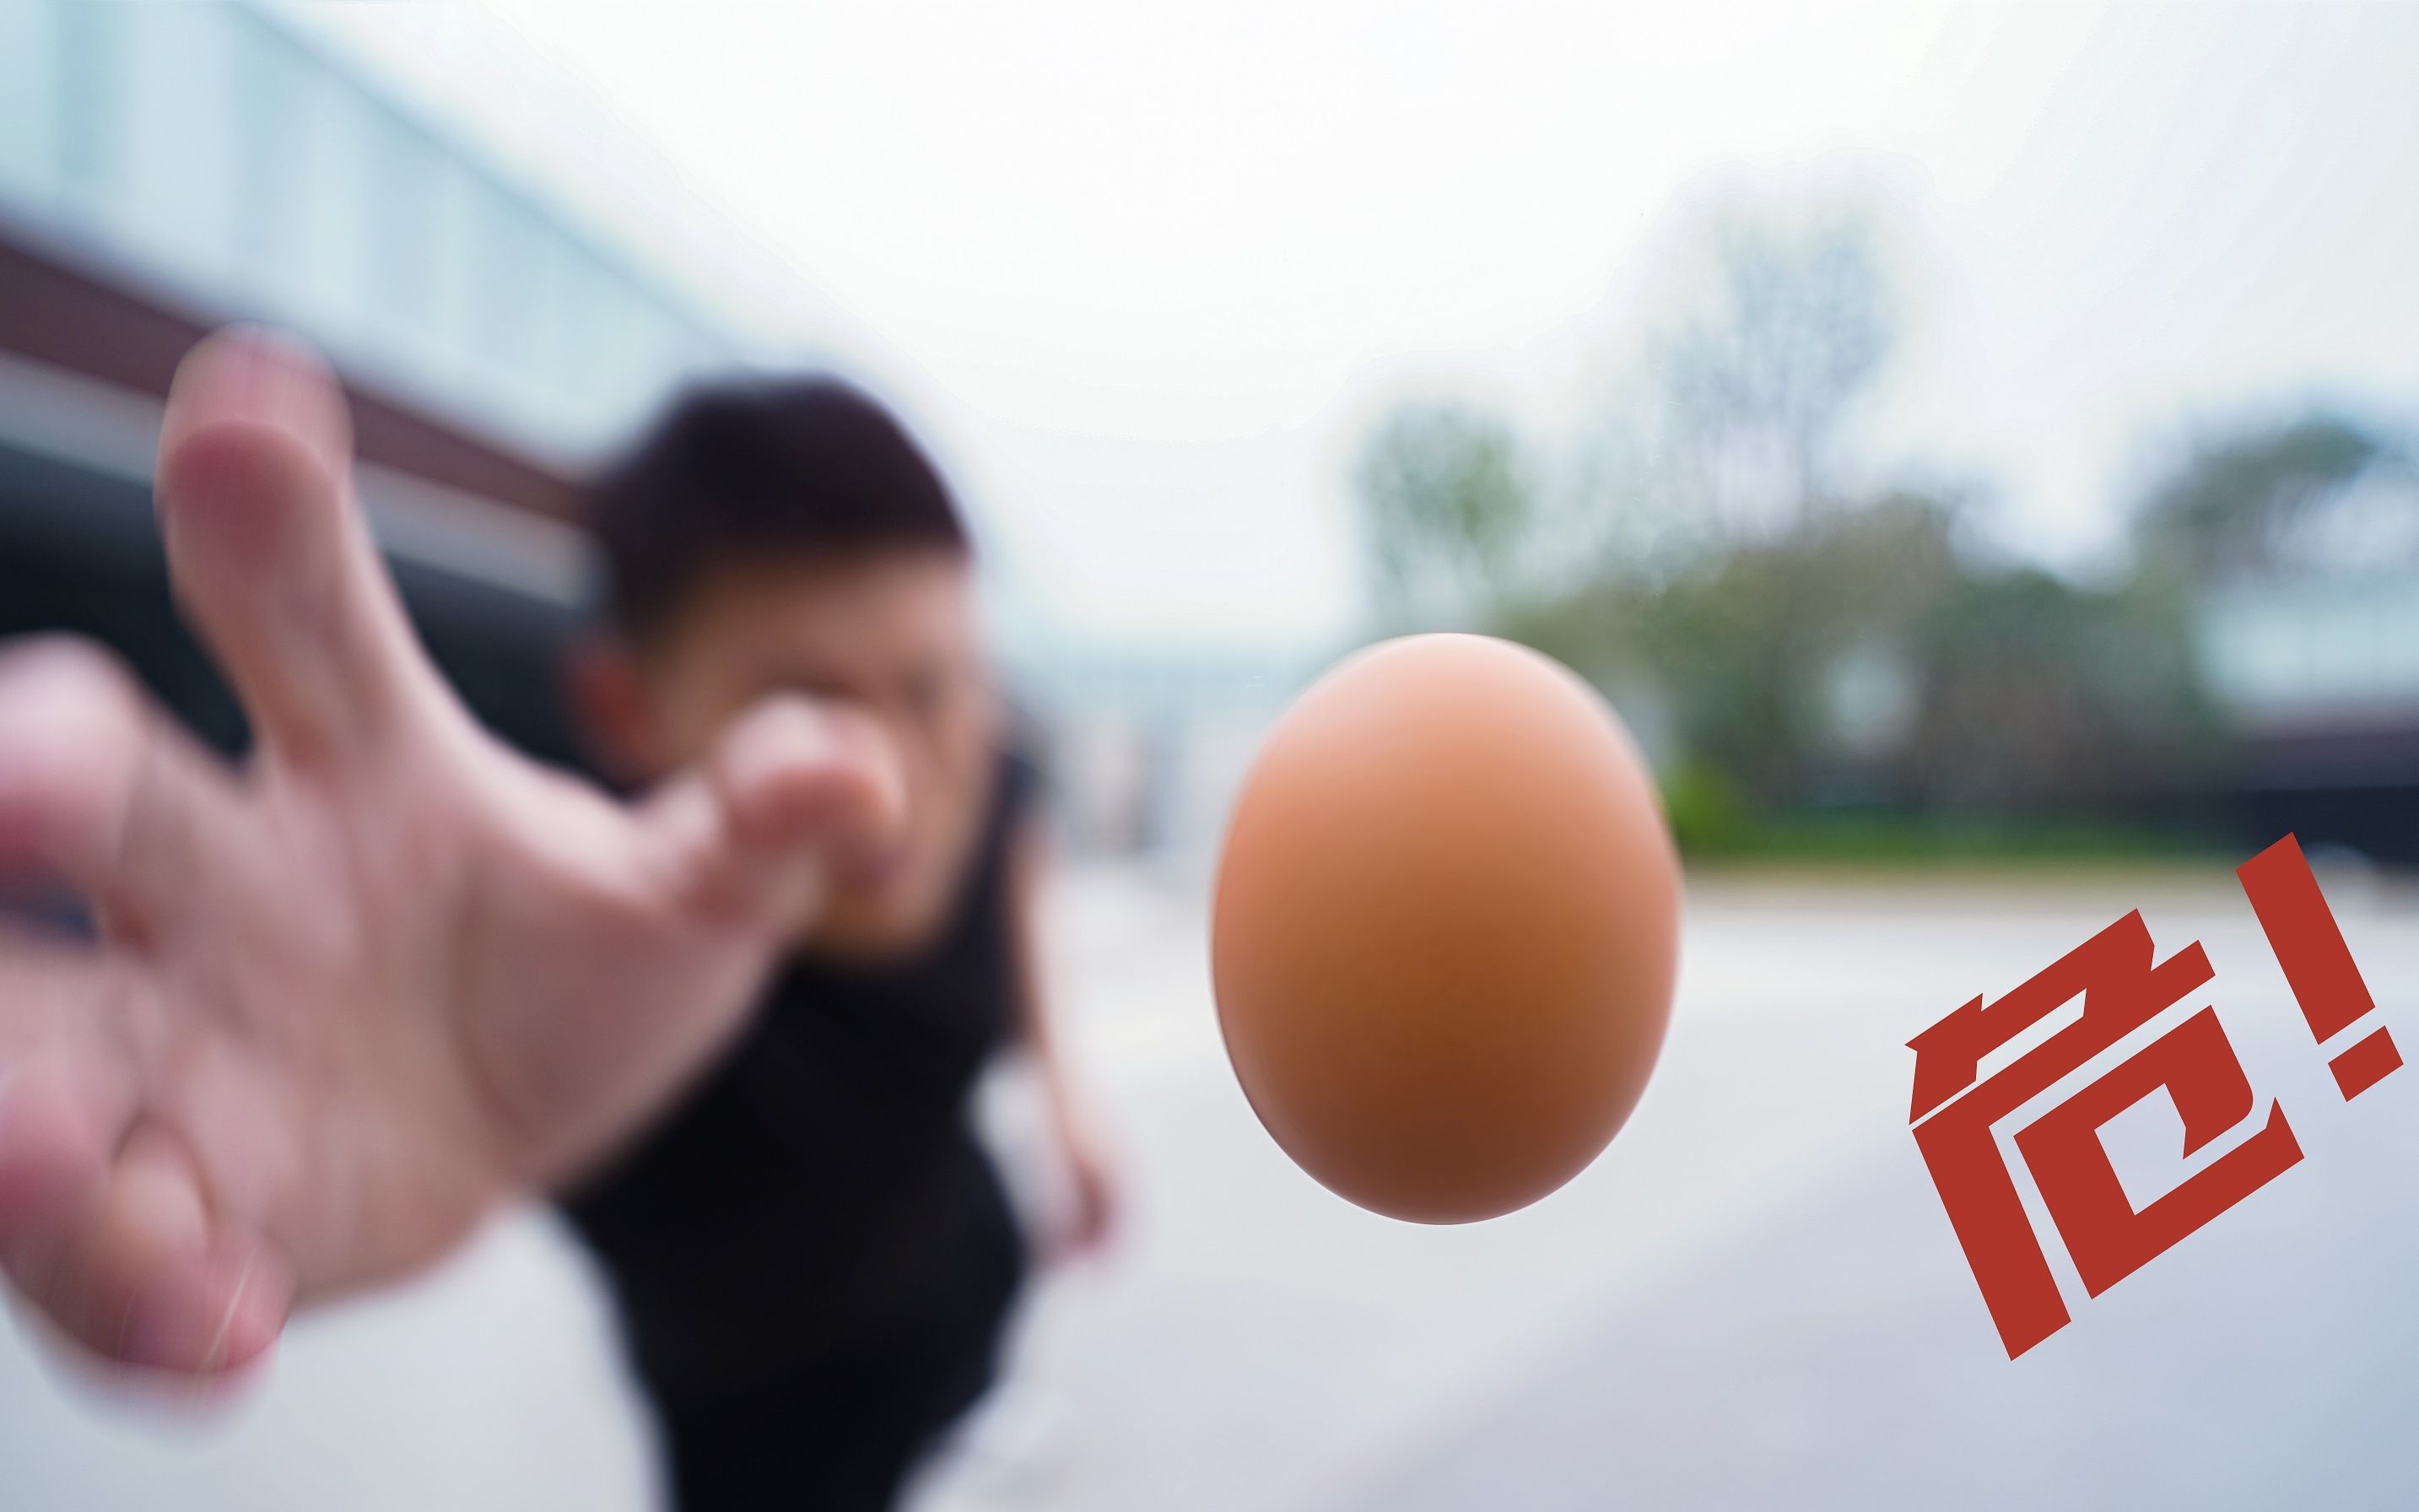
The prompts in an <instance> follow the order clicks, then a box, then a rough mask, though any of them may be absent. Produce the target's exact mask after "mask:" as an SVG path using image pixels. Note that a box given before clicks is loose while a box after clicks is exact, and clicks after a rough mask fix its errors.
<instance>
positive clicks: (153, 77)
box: [0, 0, 736, 757]
mask: <svg viewBox="0 0 2419 1512" xmlns="http://www.w3.org/2000/svg"><path fill="white" fill-rule="evenodd" d="M231 319H233V320H242V319H252V320H260V321H266V322H273V323H275V324H278V325H281V326H285V327H288V328H291V329H295V330H299V331H301V332H305V333H307V334H308V335H309V336H310V337H311V338H312V339H313V340H314V341H315V342H317V343H318V344H320V345H321V346H322V347H324V348H325V349H327V350H328V351H329V352H331V354H332V356H333V357H334V359H335V360H336V362H337V363H338V364H339V366H340V367H341V368H342V369H343V370H344V372H345V373H346V375H347V380H348V385H349V386H350V387H351V389H352V391H353V400H354V407H355V424H356V432H357V439H358V442H359V447H360V452H361V455H362V464H363V465H362V474H361V485H362V498H363V501H364V503H365V505H366V506H367V508H368V510H369V512H370V516H371V519H372V523H373V526H374V528H375V529H376V530H377V533H378V536H379V539H380V542H381V544H382V545H383V546H384V547H385V548H387V550H388V552H389V554H390V556H391V558H393V561H394V562H395V563H396V568H397V574H398V578H399V579H400V580H401V581H402V583H403V585H404V588H405V592H406V595H407V597H408V599H409V600H410V602H411V605H412V608H413V609H414V612H415V614H416V616H417V617H418V619H419V621H420V624H421V625H422V629H423V633H424V635H425V636H426V638H427V639H428V640H429V643H430V646H431V649H432V651H434V652H435V653H436V654H437V656H438V657H439V660H440V662H441V663H443V664H444V665H445V667H446V669H447V671H448V672H449V673H450V674H451V675H453V676H454V677H455V681H456V682H457V683H458V684H460V685H461V686H462V687H463V689H464V691H465V693H466V694H467V695H468V696H469V697H470V700H471V702H473V704H474V705H475V706H477V707H478V708H479V709H480V711H481V713H482V714H483V715H484V716H485V717H487V718H488V719H489V720H490V721H491V722H492V723H494V724H496V725H497V726H498V727H499V728H501V729H502V730H503V731H504V732H505V733H507V734H509V735H511V736H512V737H513V738H515V739H516V740H519V741H520V742H522V743H523V744H524V745H527V746H530V747H532V748H535V749H537V750H539V751H540V752H542V753H544V754H547V755H550V756H557V757H567V756H568V755H569V745H568V742H567V740H566V738H565V737H564V734H563V732H562V728H561V720H560V717H559V715H558V713H557V712H556V710H555V708H554V701H553V698H552V689H553V677H554V671H553V665H552V662H553V651H554V644H555V640H556V639H557V638H558V637H559V635H560V634H561V633H562V630H563V628H564V627H565V625H567V623H568V616H569V615H570V614H571V613H572V612H573V611H574V609H576V608H577V606H578V603H579V602H580V600H581V598H582V596H583V594H584V592H585V584H586V579H587V576H588V563H587V552H586V548H585V547H584V544H583V542H582V540H581V538H580V536H579V535H578V532H577V531H576V530H575V529H574V528H573V527H572V526H571V524H570V523H569V522H568V519H567V515H568V510H569V504H570V500H571V488H570V484H569V481H568V476H567V472H566V469H567V468H568V467H569V466H570V465H571V464H572V462H573V460H574V459H576V458H578V457H580V456H582V455H592V454H593V452H594V451H595V450H596V449H597V447H598V446H600V445H601V444H603V443H605V442H607V441H608V440H610V439H612V438H613V437H615V436H617V435H619V434H620V433H621V432H622V431H623V430H624V428H625V427H627V426H628V425H629V424H632V423H633V422H634V420H635V419H636V418H637V416H638V415H639V412H640V410H641V409H642V408H643V407H645V406H646V405H649V404H651V403H653V402H655V399H656V398H657V397H658V396H659V395H660V394H661V393H662V392H663V390H664V388H665V387H666V385H667V384H668V383H670V382H671V381H672V380H673V379H674V378H677V377H678V375H680V374H681V373H682V372H684V371H686V370H689V369H692V368H695V367H697V366H700V365H702V364H707V363H728V362H730V361H732V360H733V356H734V353H735V350H736V347H735V343H734V342H733V341H732V339H731V338H730V337H728V336H727V335H725V334H724V333H722V332H719V331H717V330H716V327H715V326H714V325H713V323H712V322H710V321H709V320H707V319H706V318H705V317H703V316H701V315H699V314H698V313H696V312H695V311H694V310H693V309H692V308H690V307H689V306H688V305H687V304H686V303H685V302H684V301H683V300H682V299H681V297H680V296H679V295H678V294H677V293H676V292H674V291H673V290H672V289H671V288H670V286H669V285H668V284H667V283H666V281H664V280H662V279H659V278H652V277H650V276H649V275H648V274H647V273H646V272H645V271H643V270H640V269H639V268H637V267H636V266H634V265H633V264H632V263H630V262H629V261H628V260H626V259H625V258H624V257H623V256H622V255H619V254H618V253H617V252H616V250H615V249H614V248H613V247H611V246H610V245H609V244H607V243H606V242H605V241H604V240H603V239H600V238H598V237H596V236H594V235H592V234H591V233H589V232H588V231H587V230H586V229H585V228H584V227H583V226H581V225H580V224H578V222H577V221H576V220H575V219H574V218H572V217H571V216H569V215H568V214H566V213H564V212H563V211H562V209H561V208H559V207H557V206H555V205H553V204H551V203H549V202H548V201H547V199H546V198H545V197H543V196H542V195H541V194H539V193H535V192H533V191H532V190H531V189H529V188H526V187H524V186H522V185H519V184H516V182H514V181H513V180H511V179H510V178H508V177H504V176H503V175H502V174H501V173H500V172H498V171H497V170H496V169H495V168H494V167H493V166H492V165H491V164H489V163H488V162H485V160H484V159H483V158H482V157H481V156H480V155H479V154H478V153H477V152H476V151H474V150H472V149H471V148H470V147H469V146H468V145H467V144H465V143H463V142H460V141H457V140H455V139H454V138H453V137H451V136H449V135H448V134H447V133H446V131H444V130H443V129H442V128H441V127H440V126H439V125H438V124H436V123H433V122H431V121H428V120H424V119H422V118H420V117H419V116H415V115H414V114H412V113H411V111H410V110H408V108H407V107H406V106H405V105H404V104H402V103H400V102H399V101H398V100H396V99H394V98H393V97H392V96H391V95H390V94H389V93H387V92H385V91H384V90H382V89H381V88H380V87H379V85H377V82H376V81H375V80H373V79H371V78H370V77H368V76H366V75H365V74H363V73H362V72H360V71H358V70H357V69H353V68H352V67H350V66H348V65H347V63H346V62H345V61H344V60H343V59H341V58H339V57H337V56H335V55H334V54H331V53H329V52H327V51H325V50H324V49H322V48H320V47H318V46H316V45H315V44H314V42H313V41H312V40H311V39H309V38H308V37H307V36H305V35H303V34H301V33H300V32H298V31H296V30H294V29H293V28H291V27H290V26H289V25H288V24H287V23H285V22H284V21H282V20H281V19H280V18H279V17H278V16H277V15H275V14H274V13H272V12H270V11H267V10H264V9H259V8H252V7H245V6H142V7H134V6H113V5H87V4H81V3H76V0H0V634H5V633H15V632H21V631H24V630H31V629H49V628H61V627H65V628H72V629H76V630H80V631H83V632H85V633H87V634H91V635H95V636H98V637H100V638H101V639H103V640H107V641H109V642H111V643H113V644H114V645H116V646H117V647H118V649H119V650H121V651H122V652H123V653H125V654H126V655H127V656H129V657H130V658H131V659H132V660H133V661H134V662H135V664H136V666H137V667H138V668H139V669H140V670H141V671H143V672H144V673H145V675H146V677H147V678H149V679H150V681H151V682H152V683H153V684H154V685H155V686H156V687H158V688H159V690H160V691H161V692H162V695H163V696H164V697H166V698H167V699H168V700H169V702H171V703H172V704H173V705H175V706H176V707H177V708H178V709H179V711H180V712H181V713H183V714H184V715H185V716H186V717H188V718H190V719H192V720H193V722H194V723H195V724H196V725H197V726H198V727H199V728H201V729H202V730H203V731H204V733H207V734H208V735H210V736H212V737H213V738H216V739H218V740H219V741H220V742H221V743H223V744H233V743H235V742H236V741H237V740H239V738H240V736H241V726H240V716H239V714H238V712H237V711H236V709H235V707H234V705H233V703H232V702H231V701H230V700H229V699H228V698H227V697H226V695H225V692H224V690H223V687H221V686H220V684H219V682H218V679H217V678H216V676H215V674H214V673H213V672H212V671H211V669H210V668H209V666H208V662H207V660H206V659H205V658H204V657H203V656H201V654H200V653H199V651H198V650H197V648H195V647H194V646H193V643H192V642H191V640H189V639H188V638H187V637H186V635H185V634H184V632H183V630H182V627H181V626H180V625H178V623H177V620H176V618H175V616H174V614H173V612H172V611H171V610H170V609H169V603H168V596H167V594H166V593H165V573H164V567H163V565H162V562H161V559H160V553H159V549H158V546H157V543H156V541H155V540H154V538H153V532H152V528H151V523H150V505H149V477H150V470H151V462H152V450H153V441H154V437H155V436H156V433H157V428H158V423H159V413H160V407H161V403H162V398H163V396H164V394H165V393H166V390H167V384H168V380H169V378H170V377H171V375H172V374H173V372H174V370H175V366H176V363H177V359H178V358H179V357H180V356H181V355H182V353H183V352H184V351H185V350H186V349H187V348H188V347H191V346H192V344H193V342H194V341H195V340H196V339H197V338H198V337H199V336H200V335H201V334H202V332H205V331H207V330H208V329H209V328H210V327H212V326H215V325H218V324H221V323H223V322H225V321H227V320H231Z"/></svg>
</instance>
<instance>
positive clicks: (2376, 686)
mask: <svg viewBox="0 0 2419 1512" xmlns="http://www.w3.org/2000/svg"><path fill="white" fill-rule="evenodd" d="M2351 487H2352V488H2353V489H2356V490H2358V491H2360V492H2361V493H2362V494H2363V496H2364V499H2363V501H2364V502H2365V504H2366V505H2367V506H2368V507H2370V508H2372V509H2374V510H2375V511H2377V512H2378V513H2380V514H2388V515H2397V516H2400V517H2403V518H2405V519H2408V520H2412V521H2419V477H2414V476H2413V474H2412V473H2411V472H2410V471H2406V470H2403V469H2399V468H2388V467H2383V466H2380V467H2378V468H2374V469H2372V470H2371V471H2370V473H2369V474H2366V475H2364V476H2363V477H2361V478H2359V479H2356V480H2354V482H2353V484H2352V485H2351ZM2196 642H2197V644H2196V651H2197V653H2198V656H2199V661H2200V665H2201V671H2202V676H2203V678H2204V679H2205V680H2206V682H2207V685H2208V687H2209V688H2210V691H2211V695H2212V696H2213V698H2214V699H2215V700H2216V702H2217V703H2218V706H2219V708H2220V709H2221V711H2222V712H2223V714H2224V715H2225V717H2226V722H2227V724H2228V725H2229V727H2230V728H2231V731H2232V733H2234V735H2235V737H2236V738H2237V740H2238V741H2239V742H2240V747H2241V752H2240V758H2239V761H2238V763H2237V765H2236V768H2235V770H2234V772H2233V773H2232V775H2231V785H2232V786H2233V788H2234V790H2235V793H2236V795H2237V801H2238V802H2240V804H2241V805H2242V808H2243V810H2244V811H2245V817H2246V819H2247V820H2248V822H2249V827H2250V828H2251V829H2252V830H2253V831H2255V832H2257V833H2259V834H2264V835H2268V836H2270V837H2272V838H2273V836H2274V835H2275V834H2279V833H2282V832H2284V831H2287V830H2291V831H2293V832H2295V833H2296V834H2298V835H2299V836H2300V838H2301V839H2302V841H2303V843H2304V844H2329V845H2337V846H2343V847H2346V848H2349V849H2351V850H2356V851H2359V852H2361V853H2363V854H2365V855H2367V856H2373V857H2375V858H2377V859H2380V860H2386V861H2394V862H2397V863H2404V864H2408V863H2411V862H2419V565H2414V564H2413V563H2412V562H2411V561H2410V560H2409V559H2408V558H2407V557H2401V558H2400V559H2398V560H2397V558H2396V556H2386V557H2384V558H2383V559H2381V560H2377V561H2372V562H2369V563H2343V564H2337V565H2335V566H2334V568H2333V569H2332V570H2328V571H2324V572H2306V573H2299V574H2294V575H2291V576H2287V577H2279V578H2274V579H2253V580H2246V581H2242V582H2237V583H2233V584H2230V585H2227V586H2225V587H2222V588H2219V589H2217V590H2214V591H2212V592H2211V593H2210V594H2207V595H2205V597H2204V598H2203V600H2202V603H2201V606H2200V612H2199V614H2198V617H2197V625H2196Z"/></svg>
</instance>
